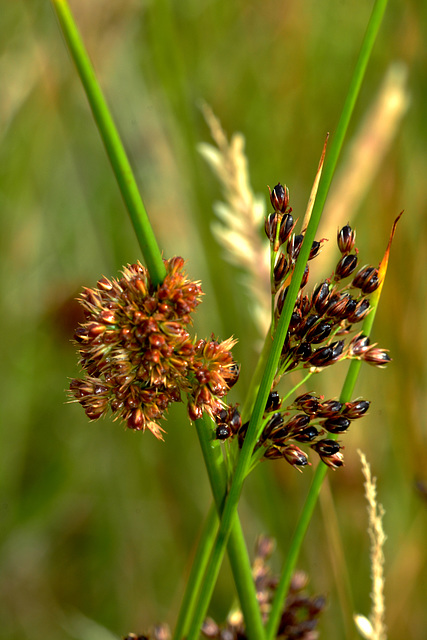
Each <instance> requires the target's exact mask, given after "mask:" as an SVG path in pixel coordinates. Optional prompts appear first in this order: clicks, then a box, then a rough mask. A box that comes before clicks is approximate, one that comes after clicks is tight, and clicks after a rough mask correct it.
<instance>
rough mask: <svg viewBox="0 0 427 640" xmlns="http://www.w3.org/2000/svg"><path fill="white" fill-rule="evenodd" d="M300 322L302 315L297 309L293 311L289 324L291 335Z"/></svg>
mask: <svg viewBox="0 0 427 640" xmlns="http://www.w3.org/2000/svg"><path fill="white" fill-rule="evenodd" d="M301 322H302V313H301V311H300V310H299V309H295V311H293V313H292V315H291V320H290V322H289V331H290V332H291V333H294V332H295V331H297V330H298V327H299V326H300V324H301Z"/></svg>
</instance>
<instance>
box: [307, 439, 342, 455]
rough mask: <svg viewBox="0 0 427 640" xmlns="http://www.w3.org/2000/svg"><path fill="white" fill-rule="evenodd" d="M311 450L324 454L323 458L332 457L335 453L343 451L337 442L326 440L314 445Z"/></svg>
mask: <svg viewBox="0 0 427 640" xmlns="http://www.w3.org/2000/svg"><path fill="white" fill-rule="evenodd" d="M311 448H312V449H314V450H315V451H317V453H319V454H322V455H323V456H332V455H333V454H334V453H338V451H339V450H340V449H341V446H340V445H339V444H338V442H337V441H336V440H330V439H329V438H324V439H323V440H319V441H318V442H315V443H314V444H312V445H311Z"/></svg>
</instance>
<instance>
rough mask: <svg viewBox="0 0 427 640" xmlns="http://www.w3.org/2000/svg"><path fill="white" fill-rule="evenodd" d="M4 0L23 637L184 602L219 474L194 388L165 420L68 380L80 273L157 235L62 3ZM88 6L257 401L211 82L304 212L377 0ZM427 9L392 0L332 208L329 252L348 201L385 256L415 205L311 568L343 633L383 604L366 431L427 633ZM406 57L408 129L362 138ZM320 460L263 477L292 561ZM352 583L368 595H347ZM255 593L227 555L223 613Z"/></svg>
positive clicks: (112, 628)
mask: <svg viewBox="0 0 427 640" xmlns="http://www.w3.org/2000/svg"><path fill="white" fill-rule="evenodd" d="M1 4H2V7H1V20H0V34H1V42H2V47H1V56H0V80H1V93H0V136H1V146H0V156H1V162H0V203H1V207H0V210H1V220H2V225H1V229H2V231H1V237H0V242H1V253H0V269H1V281H2V296H1V305H2V307H1V314H0V321H1V335H2V362H3V365H2V368H1V383H0V389H1V394H2V400H1V423H2V429H1V433H0V438H1V464H0V532H1V533H0V535H1V543H0V544H1V546H0V601H1V602H0V637H1V638H5V639H8V640H9V639H10V640H18V639H19V640H21V639H22V638H29V639H31V640H53V639H57V638H58V639H59V638H66V639H67V638H78V639H81V640H86V639H88V640H89V638H91V640H93V639H94V638H95V639H100V640H102V639H104V638H105V639H107V638H110V637H117V636H120V635H122V634H125V633H127V632H129V631H134V632H138V633H142V632H143V631H144V630H147V629H148V628H149V627H150V625H152V624H154V623H156V622H160V621H165V622H168V623H170V624H173V622H174V620H175V617H176V614H177V610H178V607H179V602H180V597H181V595H182V590H183V585H184V579H185V575H186V572H187V571H188V568H189V558H190V556H191V553H192V551H193V548H194V540H195V537H196V535H197V531H198V528H199V525H200V523H201V521H202V519H203V517H204V514H205V513H206V511H207V509H208V505H209V504H210V494H209V488H208V485H207V480H206V476H205V471H204V468H203V464H202V462H201V455H200V451H199V446H198V443H197V439H196V436H195V431H194V429H193V427H191V426H190V425H189V423H188V420H187V418H186V415H185V408H184V406H177V407H174V408H173V411H171V412H170V414H169V419H168V423H167V425H166V429H167V431H168V434H167V438H166V442H165V443H164V444H162V443H160V442H158V441H156V440H155V439H154V438H153V437H152V436H151V435H150V434H149V433H147V434H145V435H142V434H140V433H133V432H131V431H125V430H124V429H123V428H122V427H121V426H120V425H118V424H116V423H114V424H113V423H112V422H111V421H110V420H103V421H100V422H96V423H89V422H88V420H87V419H86V418H85V416H84V414H83V411H82V410H81V408H80V407H79V406H76V405H69V404H66V391H65V390H66V388H67V386H68V384H69V378H71V377H73V376H75V375H77V373H78V367H77V364H76V356H75V352H74V347H73V345H72V343H71V342H70V339H71V337H72V334H73V330H74V327H75V326H76V323H77V322H78V320H79V310H78V308H77V305H76V304H75V302H74V299H75V297H76V295H77V294H78V292H79V290H80V288H81V286H83V285H88V286H91V285H93V284H94V283H95V282H96V280H97V279H98V277H99V276H100V275H101V274H105V275H107V276H110V275H111V276H115V275H117V274H118V273H119V271H120V268H121V266H122V265H123V264H126V263H127V262H133V261H135V260H136V259H138V258H141V256H140V253H139V249H138V246H137V243H136V240H135V238H134V234H133V231H132V228H131V225H130V222H129V220H128V218H127V214H126V212H125V210H124V206H123V204H122V201H121V198H120V195H119V192H118V189H117V187H116V184H115V183H114V180H113V178H112V173H111V170H110V167H109V164H108V161H107V159H106V156H105V153H104V150H103V148H102V144H101V142H100V139H99V136H98V133H97V130H96V128H95V126H94V122H93V119H92V116H91V113H90V111H89V108H88V105H87V102H86V99H85V96H84V94H83V91H82V88H81V86H80V84H79V80H78V78H77V76H76V73H75V70H74V68H73V66H72V64H71V61H70V59H69V56H68V54H67V52H66V50H65V47H64V43H63V40H62V37H61V34H60V32H59V29H58V25H57V22H56V19H55V16H54V13H53V11H52V8H51V6H50V3H49V2H47V0H44V1H41V0H32V1H31V2H30V1H29V0H26V1H25V0H19V1H17V2H2V3H1ZM71 6H72V9H73V11H74V12H75V16H76V19H77V21H78V24H79V26H80V28H81V31H82V34H83V36H84V39H85V42H86V45H87V47H88V50H89V52H90V55H91V58H92V60H93V62H94V65H95V68H96V70H97V73H98V77H99V79H100V81H101V84H102V86H103V88H104V89H105V92H106V96H107V99H108V101H109V104H110V106H111V109H112V112H113V114H114V117H115V119H116V121H117V124H118V127H119V130H120V132H121V134H122V136H123V139H124V142H125V145H126V148H127V150H128V152H129V155H130V158H131V160H132V163H133V166H134V167H135V170H136V174H137V176H138V181H139V183H140V185H141V189H142V194H143V198H144V201H145V204H146V207H147V210H148V212H149V214H150V217H151V220H152V223H153V226H154V228H155V232H156V234H157V237H158V239H159V244H160V246H161V247H162V248H163V250H164V253H165V256H168V257H170V256H172V255H182V256H184V257H185V258H186V259H187V260H188V263H187V267H188V272H189V273H190V275H191V276H192V277H194V278H196V279H201V280H202V283H203V288H204V291H205V293H206V296H205V298H204V301H203V304H202V305H201V307H200V308H199V310H198V312H197V314H196V316H197V319H196V323H195V325H196V326H195V330H196V331H197V333H198V335H200V336H202V335H209V334H210V333H211V332H214V333H215V334H217V335H219V336H220V337H221V338H226V337H228V336H229V335H231V334H234V335H235V336H236V337H237V338H238V339H239V345H238V347H237V348H236V355H237V358H238V359H239V360H240V361H241V362H242V364H243V367H242V376H241V381H240V383H239V384H238V385H237V387H236V388H235V390H234V391H233V400H234V401H238V402H243V400H244V397H245V388H246V387H247V384H248V380H249V377H250V372H251V371H252V370H253V367H254V365H255V362H256V353H257V347H258V345H259V335H258V332H257V328H256V325H255V323H254V321H253V319H252V316H251V302H250V300H249V299H248V297H247V295H246V292H245V290H244V288H243V287H242V285H241V275H242V274H241V273H239V270H238V269H236V268H234V267H232V266H230V265H229V264H228V263H227V262H226V261H224V259H223V251H222V249H221V247H220V246H219V245H218V244H217V243H216V242H215V241H214V240H213V239H212V235H211V232H210V225H211V222H212V220H213V209H212V207H213V203H214V201H216V200H219V199H220V198H221V189H220V186H219V185H218V183H217V181H216V179H215V178H214V177H213V175H212V173H211V171H210V169H209V167H208V166H207V165H206V163H205V161H204V160H203V159H202V158H201V156H200V154H199V153H198V152H197V150H196V145H197V144H198V143H199V142H201V141H207V142H210V133H209V130H208V128H207V126H206V124H205V122H204V119H203V116H202V114H201V111H200V108H199V104H200V101H201V100H204V101H206V102H207V103H208V104H210V105H211V107H212V108H213V110H214V112H215V113H216V114H217V116H218V117H219V118H220V120H221V122H222V125H223V127H224V129H225V130H226V132H227V133H228V135H231V134H232V133H233V132H235V131H240V132H242V133H243V134H244V136H245V138H246V152H247V157H248V161H249V169H250V176H251V182H252V187H253V189H254V191H255V193H256V194H260V195H261V196H262V197H263V198H264V199H265V201H266V204H267V195H268V194H267V189H266V185H267V184H270V185H271V186H273V185H274V184H276V182H278V181H281V182H282V183H286V184H287V185H288V186H289V188H290V192H291V204H292V206H293V208H294V212H295V213H296V214H297V215H299V216H300V217H302V215H303V213H304V210H305V204H306V201H307V198H308V195H309V192H310V188H311V184H312V181H313V178H314V174H315V171H316V168H317V162H318V158H319V156H320V151H321V148H322V145H323V140H324V136H325V133H326V131H331V132H332V133H333V131H334V128H335V126H336V123H337V118H338V116H339V113H340V109H341V106H342V103H343V100H344V98H345V95H346V90H347V86H348V81H349V78H350V75H351V71H352V68H353V65H354V62H355V59H356V56H357V52H358V49H359V46H360V43H361V39H362V37H363V33H364V28H365V25H366V23H367V20H368V17H369V13H370V9H371V6H372V2H371V1H369V2H368V1H366V0H323V1H322V2H318V1H317V0H288V1H283V2H274V1H273V0H249V1H248V0H246V1H243V0H240V1H234V2H233V1H231V2H230V1H228V0H180V2H172V1H169V2H168V1H167V0H158V1H157V0H148V1H142V2H137V1H136V0H122V1H121V2H105V1H101V0H96V1H95V0H92V1H91V2H90V3H89V2H86V1H84V0H75V1H73V2H72V5H71ZM426 24H427V4H426V3H425V2H422V0H405V1H403V0H400V1H397V2H390V6H389V8H388V10H387V13H386V17H385V20H384V24H383V26H382V29H381V32H380V35H379V38H378V41H377V44H376V46H375V49H374V53H373V57H372V60H371V63H370V65H369V67H368V73H367V77H366V82H365V84H364V87H363V89H362V92H361V96H360V99H359V101H358V104H357V106H356V111H355V115H354V118H353V121H352V125H351V131H350V137H349V138H348V141H347V145H346V148H345V149H344V153H343V157H342V163H341V179H342V185H341V191H340V192H339V191H338V190H336V192H335V194H336V197H335V200H334V201H333V200H332V198H333V194H331V199H330V202H329V203H328V207H329V209H328V211H326V215H328V212H329V214H330V216H331V220H333V224H332V235H330V236H329V237H331V239H332V242H330V243H329V246H328V245H327V246H326V248H325V250H324V253H330V252H332V254H333V256H332V258H330V259H331V260H332V262H330V263H328V266H326V267H325V268H326V272H325V275H329V273H330V271H331V269H332V265H333V260H334V259H336V258H337V254H336V253H335V242H334V240H333V236H334V234H335V231H336V228H337V226H338V225H339V224H345V223H346V222H347V221H348V220H351V221H352V224H354V225H355V226H356V228H357V233H358V242H357V245H358V247H359V249H360V254H361V262H362V263H363V264H365V263H367V262H370V263H374V264H376V263H378V262H379V260H380V259H381V257H382V255H383V252H384V249H385V246H386V243H387V240H388V234H389V230H390V227H391V224H392V221H393V219H394V218H395V216H396V215H397V214H398V213H399V211H400V210H401V209H405V214H404V217H403V218H402V220H401V222H400V225H399V227H398V231H397V235H396V238H395V242H394V245H393V248H392V255H391V264H390V267H389V273H388V276H387V281H386V284H385V288H384V292H383V298H382V304H381V306H380V311H379V313H378V316H377V321H376V325H375V327H374V339H375V340H378V341H379V342H380V344H381V346H383V347H386V348H389V349H390V350H391V354H392V356H393V359H394V361H393V363H392V364H391V365H390V366H389V367H388V368H387V369H386V370H384V371H381V370H375V369H372V368H370V367H368V366H365V368H364V369H362V376H361V378H360V381H359V383H358V388H357V395H361V396H363V397H366V398H369V399H370V400H372V406H371V409H370V412H369V414H368V416H367V417H366V418H364V420H363V421H360V423H356V424H355V425H354V426H353V428H352V429H351V430H350V432H349V433H348V434H347V435H346V436H345V445H346V452H345V456H346V467H345V468H344V469H343V470H340V471H337V472H336V473H330V474H329V481H330V485H331V488H332V492H333V506H332V503H331V502H330V501H329V500H328V491H325V494H324V498H323V500H322V501H321V506H320V507H319V508H318V509H317V510H316V515H315V518H314V520H313V522H312V523H311V526H310V530H309V533H308V536H307V540H306V544H305V546H304V549H303V553H302V556H301V558H300V562H299V566H300V567H301V568H302V569H304V570H306V571H307V572H308V574H309V576H310V591H311V592H312V593H325V594H326V595H327V596H328V600H329V605H328V610H327V611H326V613H325V614H324V617H323V621H322V635H321V637H323V638H328V639H329V640H338V639H342V638H346V639H347V638H355V637H357V634H356V631H355V630H354V628H353V627H352V623H351V615H352V614H353V613H354V612H359V613H364V614H367V613H368V611H369V606H370V603H369V591H370V581H369V542H368V536H367V533H366V527H367V514H366V505H365V501H364V497H363V478H362V475H361V472H360V462H359V458H358V456H357V454H356V449H357V447H361V448H362V449H363V450H364V451H365V453H366V455H367V457H368V460H369V461H370V462H371V464H372V470H373V474H374V475H375V476H377V477H378V493H379V500H380V501H381V502H382V503H383V505H384V508H385V510H386V515H385V519H384V526H385V530H386V533H387V536H388V541H387V543H386V547H385V554H386V604H387V625H388V628H389V638H390V639H393V638H396V639H399V640H401V639H402V638H412V639H417V640H421V639H422V638H425V629H426V626H427V615H426V595H427V578H426V555H427V547H426V540H427V535H426V530H427V527H426V525H427V499H426V493H424V494H423V492H422V491H420V490H419V488H417V484H416V483H417V482H418V483H421V488H422V487H424V488H425V487H426V485H427V471H426V469H427V455H426V419H425V416H426V413H427V411H426V409H427V407H426V396H427V394H426V391H425V389H426V366H425V358H426V355H425V354H426V331H425V327H426V324H427V313H426V311H427V309H426V299H427V288H426V287H427V285H426V282H425V273H426V270H427V263H426V245H425V244H424V243H426V242H427V233H426V231H427V229H426V227H427V222H426V220H427V218H426V209H427V198H426V181H425V176H426V174H427V152H426V148H427V131H426V129H427V119H426V117H425V113H426V103H427V83H426V68H427V67H426V64H427V56H426V48H425V41H426V34H425V27H426ZM423 30H424V31H423ZM396 64H398V66H397V67H396ZM393 65H394V66H393ZM390 68H392V72H391V74H392V77H393V78H397V79H398V80H397V84H398V85H399V86H398V96H400V99H401V100H402V104H404V103H405V102H407V108H406V110H405V109H404V108H402V110H401V114H400V116H399V117H396V118H395V119H394V120H393V119H392V118H391V120H390V122H389V123H388V125H387V126H388V129H387V131H388V137H387V135H386V136H385V141H383V142H378V140H376V139H375V131H376V129H377V128H378V127H379V126H380V123H382V124H387V122H388V121H387V117H388V116H386V115H384V114H385V113H386V112H384V111H382V112H380V118H379V119H378V120H377V125H376V127H374V128H373V129H370V130H368V134H367V135H365V137H364V138H363V126H364V123H366V118H367V117H368V116H367V114H369V113H371V110H372V107H373V105H374V104H376V101H377V100H378V96H379V92H380V90H381V87H382V86H383V82H384V78H385V77H386V76H387V74H388V73H389V72H390ZM399 83H400V84H399ZM399 92H400V93H399ZM359 143H360V144H359ZM355 149H356V150H357V149H359V152H360V156H357V154H354V153H353V152H354V150H355ZM352 153H353V155H352ZM352 158H353V160H352ZM375 160H376V161H377V163H378V165H379V166H377V167H375V166H374V165H375ZM370 163H373V165H372V167H371V164H370ZM366 167H371V168H370V171H369V175H368V176H366V175H363V169H364V168H366ZM352 169H353V171H354V172H353V173H351V170H352ZM358 172H359V173H358ZM338 180H340V176H337V182H338ZM347 180H348V182H347ZM351 189H353V195H351V193H350V192H351ZM347 197H349V202H347V200H346V198H347ZM340 205H342V207H344V211H343V212H341V211H340V212H339V219H336V217H337V214H336V211H337V210H339V207H340ZM334 216H335V217H334ZM344 374H345V366H343V365H338V366H336V367H334V370H333V371H332V373H331V374H325V375H322V376H321V378H319V380H316V389H318V390H319V391H321V392H324V393H325V394H326V395H327V396H328V397H335V396H337V395H338V394H339V391H340V385H341V382H340V380H341V377H342V376H343V375H344ZM311 476H312V469H308V470H306V471H305V472H304V474H301V475H300V474H298V473H297V472H295V471H294V470H293V469H292V468H291V467H289V466H288V465H286V464H285V463H283V464H281V463H278V462H276V463H271V464H268V465H267V464H265V465H261V467H260V468H259V469H258V470H257V471H256V473H255V474H253V476H252V477H251V478H250V479H249V481H248V483H247V486H246V488H245V492H244V496H243V500H242V504H241V509H240V512H241V518H242V522H243V526H244V529H245V532H246V533H247V541H248V545H249V547H250V549H252V548H253V545H254V541H255V537H256V535H257V534H259V533H269V534H271V535H274V536H275V537H276V538H277V541H278V548H277V552H276V554H275V556H274V557H273V565H274V567H275V569H276V570H278V569H279V568H280V566H281V560H282V558H283V555H284V554H285V553H286V549H287V545H288V542H289V538H290V535H291V532H292V530H293V526H294V523H295V521H296V518H297V517H298V513H299V510H300V508H301V504H302V502H303V500H304V496H305V495H306V492H307V489H308V486H309V483H310V478H311ZM422 483H423V484H422ZM418 487H420V485H418ZM335 518H336V522H337V526H336V527H335V524H334V523H335ZM347 588H348V589H347ZM348 590H349V591H350V592H351V599H349V598H348V597H347V596H346V595H344V596H343V595H342V594H343V593H344V594H345V593H347V592H348ZM233 598H234V590H233V583H232V579H231V577H230V574H229V572H228V569H227V566H225V567H224V570H223V571H222V573H221V577H220V582H219V585H218V588H217V590H216V592H215V596H214V600H213V602H212V605H211V610H210V612H211V614H213V615H215V616H216V617H218V618H219V619H222V618H223V617H224V616H225V615H226V613H227V611H228V608H229V606H230V604H231V603H232V602H233ZM110 634H111V635H110Z"/></svg>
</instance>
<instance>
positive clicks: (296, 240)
mask: <svg viewBox="0 0 427 640" xmlns="http://www.w3.org/2000/svg"><path fill="white" fill-rule="evenodd" d="M303 240H304V236H303V235H302V234H299V235H297V236H295V235H294V236H292V238H291V239H290V240H289V242H288V245H287V252H288V254H289V257H290V259H291V260H293V261H295V260H296V259H297V258H298V256H299V252H300V250H301V246H302V243H303Z"/></svg>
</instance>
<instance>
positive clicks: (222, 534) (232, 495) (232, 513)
mask: <svg viewBox="0 0 427 640" xmlns="http://www.w3.org/2000/svg"><path fill="white" fill-rule="evenodd" d="M386 5H387V0H376V3H375V5H374V8H373V11H372V14H371V17H370V20H369V23H368V27H367V30H366V34H365V38H364V40H363V43H362V48H361V51H360V54H359V57H358V60H357V63H356V67H355V71H354V73H353V76H352V79H351V82H350V87H349V90H348V94H347V97H346V100H345V103H344V107H343V110H342V114H341V117H340V120H339V123H338V126H337V129H336V132H335V134H334V136H333V139H332V142H331V144H330V149H329V155H328V157H327V159H326V162H325V166H324V171H323V176H322V178H321V180H320V184H319V190H318V194H317V199H316V202H315V205H314V208H313V212H312V215H311V219H310V222H309V225H308V227H307V231H306V233H305V237H304V242H303V244H302V247H301V250H300V254H299V257H298V260H297V263H296V266H295V271H294V275H293V278H292V281H291V283H290V285H289V289H288V293H287V296H286V302H285V305H284V308H283V311H282V314H281V316H280V319H279V322H278V325H277V329H276V332H275V335H274V339H273V341H272V344H271V349H270V351H269V353H268V356H267V362H266V367H265V370H264V374H263V377H262V380H261V383H260V387H259V391H258V394H257V398H256V401H255V405H254V410H253V413H252V416H251V419H250V422H249V426H248V430H247V434H246V437H245V441H244V444H243V447H242V451H241V454H240V456H239V460H238V463H237V467H236V471H235V475H234V478H233V481H232V484H231V487H230V491H229V494H228V498H227V501H226V503H225V507H224V511H223V515H222V519H221V524H220V527H219V531H218V535H217V539H216V542H215V547H214V550H213V553H212V556H211V559H210V561H209V565H208V568H207V572H206V577H205V581H204V584H203V587H202V591H201V595H200V598H199V601H198V605H197V611H196V615H195V617H194V619H193V622H192V625H191V628H190V631H189V634H188V640H196V639H197V637H198V633H199V630H200V626H201V624H202V621H203V619H204V617H205V615H206V611H207V607H208V605H209V602H210V598H211V596H212V592H213V589H214V585H215V582H216V579H217V576H218V572H219V569H220V566H221V562H222V558H223V554H224V550H225V546H226V543H227V539H228V536H229V533H230V530H231V527H232V524H233V521H234V518H235V517H236V512H237V505H238V502H239V498H240V493H241V490H242V485H243V481H244V478H245V476H246V472H247V469H248V466H249V464H250V460H251V454H252V451H253V448H254V445H255V443H256V440H257V438H258V437H259V431H260V427H259V425H260V423H261V418H262V415H263V412H264V408H265V404H266V401H267V397H268V393H269V391H270V389H271V384H272V382H273V379H274V375H275V371H276V368H277V364H278V361H279V358H280V353H281V350H282V347H283V344H284V340H285V337H286V333H287V330H288V327H289V322H290V318H291V314H292V311H293V308H294V305H295V301H296V298H297V295H298V290H299V286H300V283H301V280H302V277H303V274H304V268H305V264H306V262H307V260H308V256H309V253H310V249H311V245H312V243H313V240H314V236H315V233H316V229H317V226H318V223H319V221H320V217H321V213H322V210H323V207H324V204H325V201H326V197H327V194H328V191H329V187H330V184H331V182H332V177H333V174H334V172H335V168H336V165H337V162H338V157H339V154H340V152H341V148H342V145H343V141H344V137H345V134H346V131H347V128H348V124H349V121H350V117H351V115H352V112H353V109H354V105H355V102H356V99H357V96H358V94H359V91H360V87H361V84H362V80H363V77H364V74H365V71H366V67H367V63H368V61H369V58H370V55H371V52H372V48H373V45H374V42H375V38H376V35H377V33H378V30H379V26H380V23H381V20H382V17H383V15H384V11H385V8H386ZM319 475H320V472H319ZM321 480H323V478H319V480H318V485H319V486H318V488H317V485H316V486H315V487H314V489H313V492H310V495H309V503H310V504H312V508H311V511H310V512H309V514H308V515H307V517H306V518H305V520H304V521H303V523H302V525H301V531H302V536H300V538H299V540H298V545H296V549H295V558H296V556H297V554H298V552H299V548H300V546H301V543H302V539H303V536H304V534H305V531H306V529H307V527H308V523H309V521H310V518H311V513H312V511H313V508H314V504H315V502H316V499H317V495H318V491H319V489H320V485H321ZM316 491H317V493H316ZM295 561H296V560H295ZM286 574H287V575H286V580H285V579H284V578H282V580H281V582H282V581H283V582H284V583H287V585H286V588H285V589H283V588H282V591H284V592H285V596H284V597H286V593H287V590H288V587H289V580H290V577H291V574H292V571H289V569H288V570H287V571H286ZM280 596H283V594H282V593H281V594H280ZM282 602H283V601H282V600H280V601H279V594H277V597H276V599H275V603H274V605H273V609H272V613H271V616H270V620H269V624H268V627H267V634H268V640H272V639H273V638H274V636H275V633H276V630H277V626H278V623H279V619H280V611H281V608H282Z"/></svg>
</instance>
